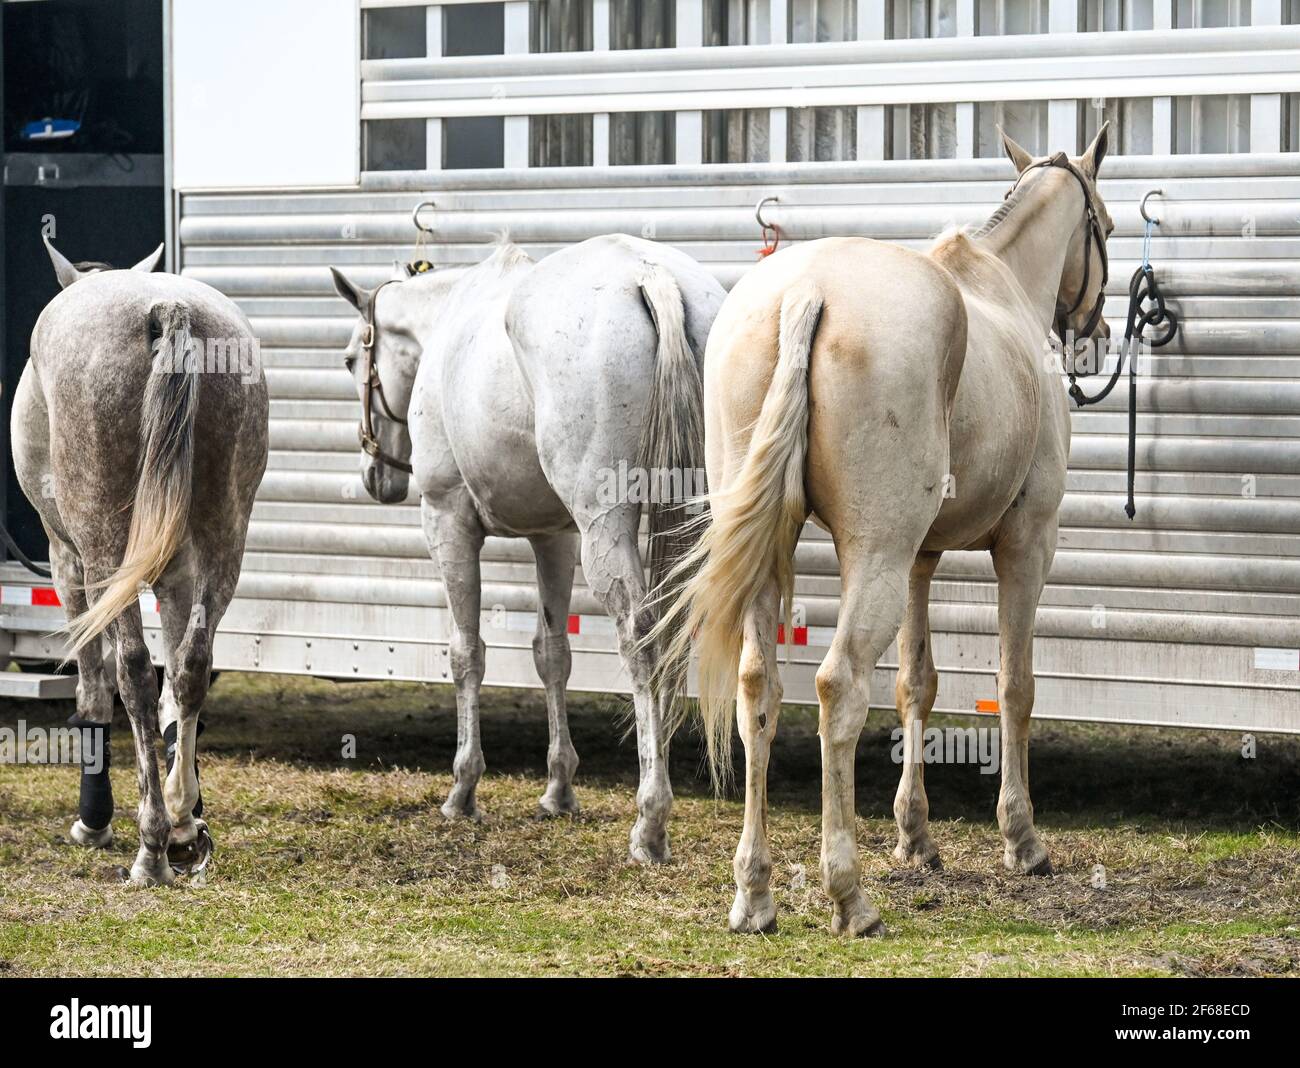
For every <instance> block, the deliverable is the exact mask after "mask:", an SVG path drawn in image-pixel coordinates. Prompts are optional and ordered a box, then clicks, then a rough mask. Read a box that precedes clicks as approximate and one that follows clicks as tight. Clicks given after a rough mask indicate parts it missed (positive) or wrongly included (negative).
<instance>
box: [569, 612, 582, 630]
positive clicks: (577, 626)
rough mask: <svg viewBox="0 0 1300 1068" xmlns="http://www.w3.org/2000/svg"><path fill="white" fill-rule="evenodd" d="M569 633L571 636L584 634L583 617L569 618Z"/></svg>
mask: <svg viewBox="0 0 1300 1068" xmlns="http://www.w3.org/2000/svg"><path fill="white" fill-rule="evenodd" d="M569 633H570V634H581V633H582V616H570V617H569Z"/></svg>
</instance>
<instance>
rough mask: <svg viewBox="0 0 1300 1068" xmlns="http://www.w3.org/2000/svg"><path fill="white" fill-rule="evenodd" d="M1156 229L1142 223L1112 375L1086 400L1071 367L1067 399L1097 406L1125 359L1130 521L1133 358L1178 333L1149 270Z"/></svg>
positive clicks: (1129, 508)
mask: <svg viewBox="0 0 1300 1068" xmlns="http://www.w3.org/2000/svg"><path fill="white" fill-rule="evenodd" d="M1157 225H1158V223H1157V220H1155V219H1150V218H1149V219H1147V220H1146V232H1145V234H1144V236H1143V238H1142V265H1141V266H1140V267H1138V269H1137V270H1136V271H1134V272H1133V277H1132V278H1131V279H1130V280H1129V284H1128V319H1127V321H1126V322H1125V325H1124V344H1123V346H1122V347H1121V348H1120V352H1119V359H1118V360H1116V362H1115V373H1114V374H1112V375H1111V376H1110V381H1109V382H1107V383H1106V385H1105V387H1104V388H1103V389H1102V390H1101V392H1100V393H1095V394H1093V395H1092V396H1089V395H1088V394H1087V393H1084V391H1083V389H1082V388H1081V387H1080V386H1079V383H1078V382H1076V381H1075V378H1076V376H1077V375H1078V374H1079V372H1077V371H1076V370H1075V369H1074V367H1073V364H1072V365H1071V369H1070V372H1069V376H1070V396H1071V397H1073V398H1074V402H1075V404H1077V405H1078V406H1079V407H1080V408H1082V407H1084V406H1086V405H1089V404H1098V403H1100V402H1101V401H1103V400H1105V399H1106V398H1107V397H1108V396H1109V395H1110V391H1111V390H1112V389H1114V388H1115V383H1116V382H1118V381H1119V376H1120V375H1121V374H1123V373H1124V361H1125V358H1127V359H1128V500H1127V501H1126V502H1125V503H1124V514H1125V515H1127V516H1128V517H1129V519H1132V518H1133V517H1134V516H1135V515H1136V514H1137V508H1136V506H1135V505H1134V503H1133V481H1134V476H1135V474H1136V470H1137V355H1138V348H1139V347H1140V345H1141V343H1142V342H1143V341H1146V342H1148V343H1149V344H1150V345H1151V347H1152V348H1160V347H1161V346H1163V345H1168V344H1169V342H1171V341H1172V340H1173V339H1174V335H1175V334H1177V333H1178V319H1177V318H1176V317H1175V315H1174V313H1173V312H1171V311H1170V310H1169V309H1168V308H1167V307H1165V298H1164V294H1163V293H1161V292H1160V287H1159V285H1157V284H1156V276H1155V272H1154V271H1153V270H1152V269H1151V234H1152V231H1153V230H1154V228H1155V227H1156V226H1157ZM1148 326H1154V327H1159V328H1161V329H1162V330H1163V333H1161V334H1159V335H1158V336H1155V337H1150V338H1148V337H1146V336H1145V332H1146V328H1147V327H1148Z"/></svg>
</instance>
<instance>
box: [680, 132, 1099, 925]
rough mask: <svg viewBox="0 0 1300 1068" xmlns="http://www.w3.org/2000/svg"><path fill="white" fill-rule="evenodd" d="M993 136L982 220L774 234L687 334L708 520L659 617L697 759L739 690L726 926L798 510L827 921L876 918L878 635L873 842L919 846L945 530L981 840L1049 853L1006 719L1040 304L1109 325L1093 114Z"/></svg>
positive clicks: (1025, 625)
mask: <svg viewBox="0 0 1300 1068" xmlns="http://www.w3.org/2000/svg"><path fill="white" fill-rule="evenodd" d="M1003 141H1004V144H1005V148H1006V151H1007V154H1008V156H1009V157H1010V158H1011V160H1012V162H1013V163H1014V164H1015V166H1016V170H1017V172H1018V173H1019V178H1018V179H1017V181H1016V184H1015V185H1014V186H1013V188H1012V190H1011V192H1010V193H1009V194H1008V197H1007V200H1006V202H1005V204H1004V205H1003V206H1002V207H1000V208H999V209H998V210H997V211H996V212H995V213H994V215H993V216H992V217H991V218H990V219H989V220H988V222H987V223H985V224H984V225H983V226H982V227H980V228H978V229H974V230H969V231H957V232H954V233H949V234H945V235H943V236H941V237H940V238H939V239H938V240H937V241H936V243H935V245H934V247H933V248H931V249H930V251H929V253H928V254H924V255H923V254H920V253H917V252H912V251H909V250H907V249H903V248H899V247H898V246H895V245H888V244H881V243H879V242H876V241H869V240H865V239H860V238H833V239H828V240H823V241H813V242H809V243H807V244H803V245H798V246H795V247H793V248H791V249H789V250H788V251H785V252H781V253H779V254H778V255H775V256H772V257H771V258H769V259H768V260H766V261H764V262H763V263H762V264H760V265H759V266H758V267H757V268H756V269H755V270H753V271H751V272H750V273H749V274H748V275H746V276H745V277H744V278H743V279H742V280H741V281H740V283H739V284H738V285H737V286H736V287H735V288H734V289H733V290H732V291H731V293H730V295H729V296H728V297H727V300H726V303H725V304H724V305H723V307H722V310H721V312H719V314H718V318H717V321H716V322H715V324H714V328H713V333H712V334H711V335H710V338H709V346H708V353H707V356H706V359H705V379H704V407H705V441H706V451H707V456H708V459H707V464H708V476H709V485H710V487H711V488H712V495H711V504H712V516H713V519H712V526H711V527H710V529H709V530H708V531H707V533H706V534H705V535H704V537H703V538H701V539H700V541H699V543H698V544H697V547H696V548H695V550H693V552H692V553H691V554H690V556H688V558H687V559H686V561H685V562H684V565H683V566H684V567H688V568H689V567H691V566H698V568H699V569H698V570H697V571H696V572H695V574H694V577H693V578H691V579H690V581H689V582H688V584H687V585H686V586H685V588H684V590H683V591H682V596H681V599H680V600H679V601H678V602H677V604H676V605H675V606H674V608H673V609H672V610H670V611H669V612H667V613H665V614H664V616H663V618H662V620H661V622H660V624H659V627H660V628H661V633H662V634H664V635H666V636H670V639H671V647H670V654H671V653H672V651H673V650H674V649H675V650H677V651H680V647H681V646H683V645H685V644H688V643H689V641H690V635H691V634H692V633H693V632H694V633H695V634H696V635H697V642H696V644H697V649H698V651H699V655H700V691H701V709H702V713H703V717H704V721H705V725H706V729H707V734H708V738H709V743H710V746H709V750H710V756H711V758H712V759H713V760H714V763H715V767H716V766H717V763H718V762H719V761H721V760H722V759H723V753H724V752H725V751H729V748H730V738H731V722H732V703H733V701H734V700H736V697H737V692H739V710H740V713H739V714H740V734H741V739H742V741H743V742H744V746H745V755H746V775H745V822H744V830H743V833H742V836H741V840H740V847H739V849H738V850H737V852H736V860H735V875H736V886H737V893H736V900H735V904H734V906H733V908H732V910H731V927H732V928H733V929H734V930H737V931H767V930H771V929H772V928H773V927H774V925H775V922H776V906H775V904H774V902H773V900H772V894H771V890H770V886H769V882H770V877H771V867H772V859H771V854H770V852H769V850H768V845H767V833H766V805H767V797H766V788H767V787H766V784H767V764H768V754H769V751H770V747H771V744H772V738H773V736H774V734H775V732H776V722H777V714H778V712H779V711H780V702H781V692H782V691H781V680H780V676H779V674H778V672H777V661H776V644H777V626H778V622H779V619H780V617H781V605H782V602H784V604H785V606H786V614H787V615H786V618H787V626H788V624H789V608H790V605H791V601H792V598H793V595H794V590H793V586H794V576H793V557H794V548H795V543H796V542H797V540H798V537H799V531H800V530H801V528H802V527H803V524H804V521H805V520H806V519H807V518H808V516H809V514H810V513H811V515H812V516H813V518H814V519H815V521H816V522H817V523H818V524H819V525H821V526H823V527H825V528H826V529H827V530H828V531H829V532H830V533H831V535H832V536H833V538H834V540H835V548H836V552H837V554H838V556H839V565H840V574H841V583H842V585H841V597H840V613H839V622H838V626H837V627H836V632H835V638H834V640H833V642H832V644H831V648H830V651H829V652H828V653H827V655H826V659H825V660H824V661H823V663H822V665H821V667H820V669H819V670H818V672H817V695H818V699H819V702H820V705H821V722H820V735H821V746H822V855H821V869H822V880H823V883H824V885H825V888H826V892H827V894H828V895H829V896H830V898H831V900H832V902H833V904H834V913H833V917H832V929H833V930H834V931H835V932H837V933H844V934H849V935H861V934H871V933H876V932H878V931H880V930H881V923H880V914H879V913H878V912H877V911H876V909H875V908H874V907H873V906H872V905H871V904H870V903H869V902H868V901H867V899H866V898H865V897H864V895H863V893H862V888H861V886H860V885H859V865H858V849H857V839H856V835H855V823H854V801H853V792H854V790H853V788H854V782H853V767H854V760H853V757H854V750H855V748H856V746H857V741H858V735H859V733H860V732H861V729H862V726H863V723H864V722H865V720H866V715H867V705H868V700H869V696H870V682H871V675H872V671H873V669H874V668H875V666H876V662H877V661H878V660H879V659H880V655H881V654H882V653H883V652H884V651H885V648H886V647H887V646H888V645H889V643H890V642H891V641H892V640H893V639H894V636H895V635H896V634H897V635H898V649H899V672H898V684H897V689H896V693H895V697H896V701H897V707H898V712H899V715H900V717H901V719H902V722H903V726H904V729H905V741H904V746H905V749H904V767H903V774H902V781H901V783H900V785H899V788H898V795H897V798H896V800H895V803H894V813H895V816H896V817H897V821H898V846H897V848H896V849H895V851H894V856H895V858H897V859H898V860H899V861H900V862H903V863H908V864H916V865H937V864H938V850H937V849H936V848H935V845H934V843H933V841H932V840H931V838H930V833H929V828H928V816H929V806H928V803H927V801H926V796H925V787H924V783H923V779H922V772H923V765H922V763H921V762H920V748H921V741H922V735H923V733H924V725H925V721H926V717H927V716H928V715H929V713H930V709H931V708H932V707H933V705H934V700H935V691H936V686H937V676H936V672H935V667H934V660H933V656H932V650H931V643H930V632H929V624H928V619H927V616H928V598H929V589H930V579H931V576H932V575H933V574H934V571H935V567H936V566H937V564H938V563H939V558H940V556H941V555H942V553H943V552H944V551H945V550H949V549H984V550H988V551H989V552H990V553H991V554H992V556H993V566H994V570H995V571H996V573H997V578H998V633H999V640H1000V647H1001V667H1000V670H999V672H998V705H999V710H1000V715H1001V740H1002V790H1001V795H1000V797H999V799H998V824H999V826H1000V828H1001V831H1002V836H1003V839H1004V843H1005V850H1004V857H1003V859H1004V862H1005V864H1006V866H1007V867H1008V868H1010V869H1012V870H1015V871H1021V872H1029V873H1035V874H1039V873H1042V874H1046V873H1049V872H1050V871H1051V865H1050V862H1049V861H1048V856H1047V850H1046V849H1045V848H1044V846H1043V843H1042V841H1041V840H1040V839H1039V837H1038V835H1037V833H1035V831H1034V822H1033V807H1032V805H1031V804H1030V800H1029V771H1028V743H1029V716H1030V712H1031V711H1032V709H1033V703H1034V675H1033V659H1032V651H1033V631H1034V616H1035V613H1036V611H1037V606H1038V598H1039V595H1040V593H1041V592H1042V588H1043V583H1044V582H1045V580H1046V578H1047V574H1048V571H1049V569H1050V568H1051V564H1052V557H1053V555H1054V553H1055V551H1056V531H1057V510H1058V508H1059V506H1060V502H1061V497H1062V495H1063V493H1064V490H1065V467H1066V458H1067V456H1068V454H1069V447H1070V420H1069V412H1068V410H1067V404H1066V398H1065V392H1064V390H1063V389H1062V388H1061V381H1060V374H1059V371H1058V368H1057V367H1055V366H1054V364H1053V360H1052V359H1050V358H1049V359H1045V358H1044V354H1045V351H1046V350H1047V346H1046V341H1047V338H1048V332H1049V330H1051V329H1052V327H1053V325H1054V324H1055V326H1056V329H1057V331H1058V332H1059V333H1060V334H1061V336H1062V337H1063V338H1065V337H1066V336H1068V335H1069V334H1071V333H1073V334H1074V335H1075V336H1076V337H1079V338H1092V337H1093V336H1094V335H1098V334H1100V335H1101V336H1108V333H1109V332H1108V330H1107V328H1106V325H1105V323H1104V322H1103V321H1102V319H1101V307H1102V297H1103V290H1104V287H1105V283H1106V273H1107V272H1106V247H1105V242H1106V237H1107V236H1108V235H1109V233H1110V230H1111V229H1112V224H1111V221H1110V217H1109V216H1108V214H1107V212H1106V208H1105V206H1104V205H1103V204H1102V201H1101V197H1100V196H1099V195H1098V194H1097V189H1096V185H1095V178H1096V174H1097V168H1098V167H1099V166H1100V164H1101V162H1102V159H1103V158H1104V156H1105V154H1106V143H1107V131H1106V128H1105V127H1103V128H1102V130H1101V131H1100V132H1099V133H1098V135H1097V138H1096V140H1095V141H1094V142H1093V143H1092V145H1091V146H1090V147H1089V148H1088V150H1087V152H1085V153H1084V154H1083V156H1081V157H1079V158H1078V159H1075V160H1070V159H1069V158H1067V157H1066V156H1065V154H1064V153H1058V154H1057V155H1055V156H1052V157H1050V158H1045V159H1040V160H1033V159H1031V158H1030V156H1029V154H1028V153H1026V152H1025V151H1024V149H1022V148H1021V147H1020V146H1019V145H1017V144H1016V143H1015V142H1014V141H1012V140H1011V139H1010V138H1008V137H1006V136H1005V135H1003ZM1048 355H1049V356H1050V353H1048ZM945 488H946V489H947V492H946V493H945ZM683 624H684V625H683ZM900 625H901V630H900Z"/></svg>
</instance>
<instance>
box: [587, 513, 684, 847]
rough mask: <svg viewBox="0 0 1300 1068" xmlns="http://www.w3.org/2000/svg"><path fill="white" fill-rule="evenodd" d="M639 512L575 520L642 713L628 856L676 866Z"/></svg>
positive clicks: (592, 584)
mask: <svg viewBox="0 0 1300 1068" xmlns="http://www.w3.org/2000/svg"><path fill="white" fill-rule="evenodd" d="M639 512H640V509H639V508H638V507H637V506H636V505H619V506H616V507H612V508H611V507H608V506H604V507H601V508H594V507H593V508H591V509H590V510H587V509H580V510H578V511H577V513H576V514H575V518H576V519H577V522H578V527H579V529H580V530H581V531H582V573H583V575H584V577H585V578H586V580H587V586H588V587H589V588H590V590H591V591H592V593H594V594H595V595H596V596H597V597H598V598H599V599H600V602H601V604H603V605H604V606H605V611H606V612H607V613H608V614H609V617H610V618H611V619H612V620H613V621H614V629H615V631H616V632H617V634H618V648H619V653H620V655H621V657H622V660H623V666H624V667H625V668H626V669H627V673H628V676H629V677H630V679H631V682H632V703H633V707H634V709H635V711H636V748H637V755H638V758H639V761H640V766H641V783H640V786H639V787H638V788H637V792H636V806H637V819H636V823H635V824H634V825H633V827H632V836H631V839H630V842H629V847H628V852H629V856H630V857H631V859H632V860H634V861H636V862H637V863H639V864H660V863H664V862H666V861H667V860H669V859H670V857H671V856H672V853H671V851H670V849H669V847H668V814H669V812H670V811H671V810H672V805H673V788H672V785H671V783H670V782H669V780H668V733H667V729H666V724H665V723H664V716H663V706H662V703H661V702H660V701H659V700H658V699H657V697H656V695H655V693H654V691H653V689H652V687H651V684H650V680H651V676H652V674H653V672H654V662H653V660H652V657H651V654H650V652H649V651H648V650H646V649H642V648H638V643H639V642H640V641H641V639H643V638H644V637H645V636H646V635H647V634H648V633H649V632H650V628H651V627H652V626H653V623H654V620H653V615H652V613H651V611H650V610H649V609H648V608H647V607H646V606H645V604H644V601H645V595H646V584H645V571H644V570H643V568H642V564H641V554H640V551H639V549H638V547H637V527H638V515H639Z"/></svg>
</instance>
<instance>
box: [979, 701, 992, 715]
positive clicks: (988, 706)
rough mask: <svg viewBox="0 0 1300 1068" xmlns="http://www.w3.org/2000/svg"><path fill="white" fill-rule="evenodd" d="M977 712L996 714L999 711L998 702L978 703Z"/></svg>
mask: <svg viewBox="0 0 1300 1068" xmlns="http://www.w3.org/2000/svg"><path fill="white" fill-rule="evenodd" d="M975 711H976V712H993V713H996V712H997V711H998V703H997V702H996V701H976V702H975Z"/></svg>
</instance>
